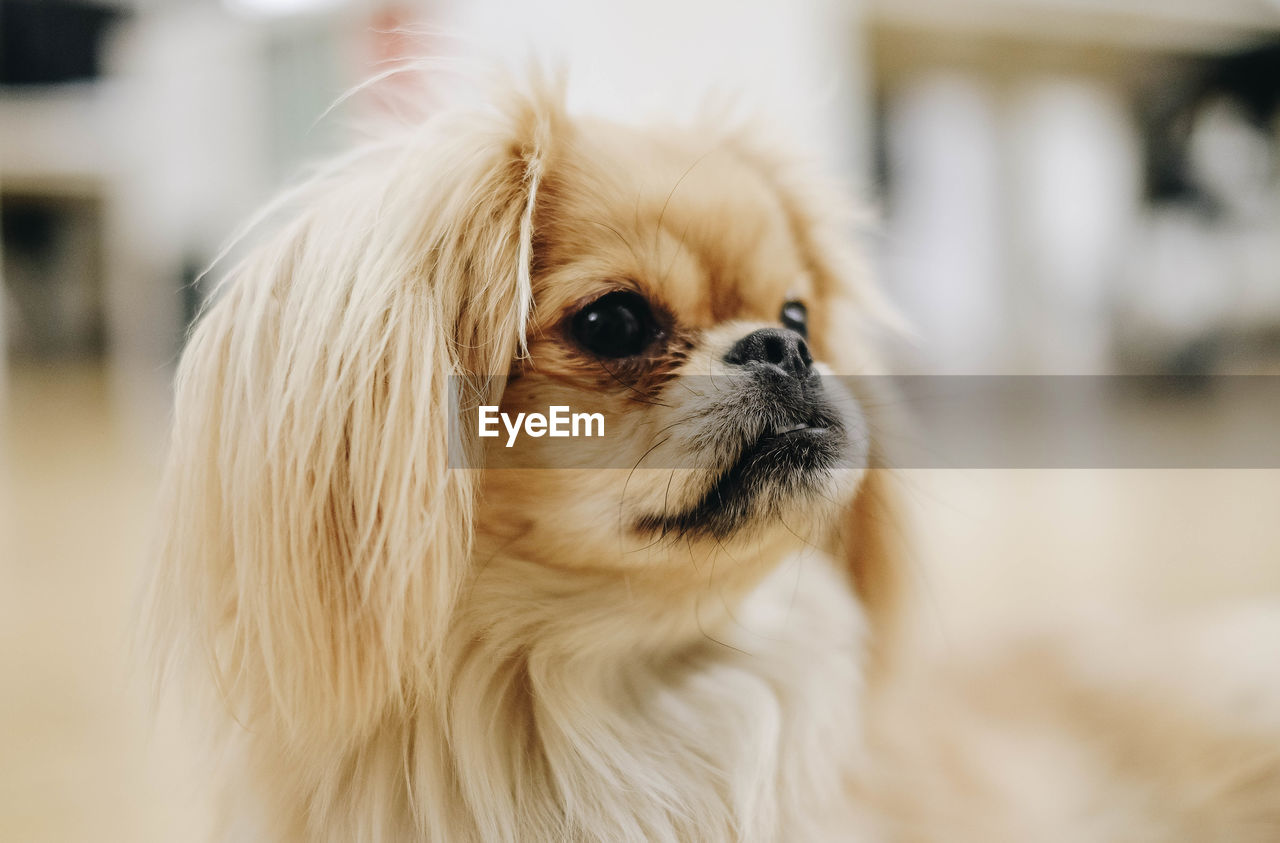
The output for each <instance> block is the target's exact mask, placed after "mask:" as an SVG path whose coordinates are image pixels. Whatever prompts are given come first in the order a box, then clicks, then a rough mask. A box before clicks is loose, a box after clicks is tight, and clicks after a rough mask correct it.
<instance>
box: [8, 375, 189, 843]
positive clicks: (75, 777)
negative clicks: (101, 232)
mask: <svg viewBox="0 0 1280 843" xmlns="http://www.w3.org/2000/svg"><path fill="white" fill-rule="evenodd" d="M9 387H10V390H9V395H8V400H7V406H3V407H0V409H4V410H5V412H6V415H7V419H6V420H5V423H3V424H0V437H2V438H0V677H3V678H0V747H3V750H0V759H3V760H0V840H6V841H77V843H78V841H90V840H92V841H101V842H102V843H106V842H107V841H131V843H132V841H178V840H188V839H192V835H191V834H190V833H189V832H184V831H183V828H184V825H182V823H181V821H185V817H186V816H187V815H188V812H190V811H193V810H194V809H195V804H196V803H194V802H193V801H192V800H191V798H190V796H191V795H190V794H186V793H181V792H179V791H178V787H179V786H178V785H177V784H176V782H177V781H178V777H176V776H175V775H174V772H175V770H176V769H177V763H176V762H177V759H178V757H179V753H180V744H178V743H177V742H176V741H175V739H174V737H173V736H172V735H171V734H168V733H166V732H164V730H160V731H158V732H157V731H153V730H152V729H151V728H149V718H148V716H147V714H146V706H145V699H146V692H145V683H144V682H142V681H140V680H139V671H137V670H136V669H135V663H134V659H133V656H132V645H131V641H130V636H131V633H132V630H133V627H132V624H133V621H134V618H135V616H136V614H137V612H136V603H137V584H138V580H139V574H140V569H141V564H142V560H143V559H144V558H145V548H146V543H147V534H148V530H149V526H150V521H149V514H150V512H151V509H152V505H153V500H154V496H155V493H156V484H157V479H158V476H159V458H158V457H159V452H160V451H159V449H160V441H158V440H154V441H150V442H148V441H147V440H146V439H144V438H143V437H140V436H138V435H137V431H136V430H135V429H133V428H132V427H131V426H130V425H129V424H127V423H125V422H124V419H125V418H126V416H123V415H122V414H120V413H117V412H116V411H115V408H114V406H113V403H112V401H111V400H110V390H109V389H108V380H107V378H106V377H105V375H104V373H103V371H102V370H101V369H100V368H99V367H96V366H91V365H76V366H59V367H57V368H46V367H41V368H21V367H19V368H17V369H16V370H15V371H13V372H12V373H11V377H10V382H9Z"/></svg>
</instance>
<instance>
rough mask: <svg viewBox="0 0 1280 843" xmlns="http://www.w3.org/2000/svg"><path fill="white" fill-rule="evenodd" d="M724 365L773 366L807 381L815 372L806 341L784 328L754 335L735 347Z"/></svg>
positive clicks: (762, 329)
mask: <svg viewBox="0 0 1280 843" xmlns="http://www.w3.org/2000/svg"><path fill="white" fill-rule="evenodd" d="M724 362H726V363H729V364H730V365H734V366H746V365H748V364H750V363H763V364H765V365H773V366H777V367H778V368H779V369H781V370H782V371H784V372H786V373H787V374H789V375H791V376H792V377H796V378H806V377H808V376H809V373H810V372H812V371H813V355H812V354H810V353H809V345H808V343H806V342H805V341H804V337H802V336H800V335H799V334H797V333H796V332H795V331H787V330H783V329H781V328H761V329H759V330H758V331H752V332H751V333H749V334H747V335H746V336H745V337H743V338H742V339H740V340H738V341H737V342H736V343H734V344H733V348H731V349H729V352H728V353H727V354H725V356H724Z"/></svg>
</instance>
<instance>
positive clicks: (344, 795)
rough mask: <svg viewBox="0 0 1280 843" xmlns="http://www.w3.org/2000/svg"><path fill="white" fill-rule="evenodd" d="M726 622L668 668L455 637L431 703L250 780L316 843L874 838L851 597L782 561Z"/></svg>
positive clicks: (822, 569) (659, 661)
mask: <svg viewBox="0 0 1280 843" xmlns="http://www.w3.org/2000/svg"><path fill="white" fill-rule="evenodd" d="M704 599H705V600H706V601H708V602H715V603H716V608H717V609H719V610H720V611H719V612H716V611H714V610H712V609H710V608H708V609H707V610H705V611H706V612H707V615H721V614H722V613H723V610H724V608H725V607H724V606H723V605H720V601H721V597H720V596H719V595H717V594H716V593H715V592H714V591H709V592H708V593H707V594H706V595H704ZM727 617H729V621H728V623H724V624H718V625H716V626H715V627H712V628H708V629H706V630H705V637H701V638H700V640H699V641H698V642H697V643H695V644H694V645H693V646H691V647H689V648H687V649H686V650H685V651H683V652H680V653H678V654H674V655H669V656H667V657H665V658H659V657H653V656H652V655H650V654H644V653H641V652H632V653H631V654H630V655H629V654H628V652H627V650H626V648H616V649H615V648H613V647H611V646H610V645H609V642H605V641H597V642H596V643H597V644H598V646H597V648H596V649H595V651H594V652H593V651H592V650H591V649H590V648H587V647H578V648H577V650H576V651H575V652H572V653H569V652H553V651H552V650H553V647H554V645H550V644H549V645H547V648H540V647H539V646H538V645H537V644H536V643H535V644H533V645H532V646H530V647H528V648H526V649H523V650H522V651H518V652H517V651H513V650H509V649H504V648H503V647H502V646H500V643H501V642H502V641H503V640H510V639H502V638H499V637H496V636H494V637H492V638H486V637H481V638H478V639H477V638H473V639H472V640H471V641H469V642H467V643H465V644H463V643H462V642H461V641H460V642H459V648H458V650H457V652H456V653H455V656H456V659H457V661H456V667H455V671H454V673H453V679H452V682H451V683H450V685H449V686H448V687H447V688H445V689H443V690H442V691H441V692H440V694H439V698H438V699H437V700H435V701H431V700H422V701H421V702H420V703H419V704H417V705H416V706H415V707H414V708H413V710H412V711H406V712H403V713H402V714H401V715H400V716H397V717H394V718H390V719H388V720H387V721H386V722H385V724H384V726H383V727H382V728H380V729H379V730H378V731H377V732H376V733H375V734H373V735H371V736H369V737H368V738H366V739H365V740H363V741H361V742H360V743H358V744H355V745H352V746H350V747H349V748H348V749H347V750H346V752H345V753H343V755H342V756H341V757H334V758H330V759H327V763H321V762H322V761H323V759H320V758H315V759H313V760H314V761H315V762H316V763H313V764H306V765H299V764H297V763H294V764H290V763H289V762H288V761H286V760H283V759H279V758H277V759H275V760H274V762H273V764H272V766H273V767H276V769H275V770H274V771H273V773H272V774H270V775H264V776H260V777H255V778H256V786H257V787H261V786H262V783H263V782H264V781H273V782H275V786H276V787H278V788H281V789H282V790H283V791H284V792H292V793H294V794H301V795H303V800H302V802H303V804H305V806H306V810H305V811H304V812H301V813H299V814H296V815H295V816H294V818H293V820H292V821H289V822H285V823H284V824H283V827H285V828H287V829H288V830H287V831H285V832H284V833H286V834H297V835H298V836H301V837H304V838H309V839H310V838H316V837H319V838H322V839H331V840H368V839H421V838H423V837H425V838H427V839H431V840H448V841H462V840H468V839H472V840H584V841H585V840H611V841H612V840H635V841H653V840H672V841H675V840H700V841H714V840H725V841H729V840H733V841H771V840H851V839H867V836H866V835H865V834H864V833H862V832H861V831H860V823H864V822H865V818H863V819H862V820H860V819H859V817H858V816H857V812H855V811H853V810H852V808H851V806H852V802H853V799H852V796H851V790H852V783H853V780H854V778H855V777H856V776H857V774H858V772H859V770H858V769H857V765H858V763H859V759H861V758H863V757H864V752H863V749H862V745H863V736H862V733H861V732H862V725H861V723H862V717H861V712H860V708H859V699H860V697H861V684H862V679H861V661H862V659H861V648H862V645H863V637H864V622H863V617H862V613H861V610H860V609H859V607H858V605H857V603H856V602H855V600H854V599H853V596H852V594H851V592H850V589H849V586H848V584H847V583H846V582H845V581H844V580H843V578H842V576H841V575H840V574H839V573H838V572H837V571H836V570H835V569H834V567H833V566H832V564H831V561H830V560H829V559H827V558H825V557H822V556H820V555H817V554H815V553H808V554H804V555H800V556H796V557H792V558H789V559H787V560H785V561H784V562H783V563H782V564H781V565H780V566H778V567H777V569H776V570H775V571H773V572H772V573H771V574H769V575H768V576H767V577H766V578H765V579H764V580H763V581H762V582H761V583H760V584H759V585H758V586H757V587H756V588H755V589H754V590H753V591H752V592H751V593H750V594H749V595H748V596H747V598H746V599H745V601H743V602H742V603H740V604H739V605H737V606H735V607H734V609H733V611H732V615H731V616H727ZM588 625H589V624H588ZM459 631H461V630H459ZM263 796H264V794H263V793H261V792H259V793H258V794H257V801H260V802H264V804H266V805H273V806H275V805H280V804H282V803H288V802H290V800H288V799H282V798H281V796H282V794H271V795H268V798H267V799H265V800H262V797H263ZM243 804H244V803H242V805H243ZM293 804H295V805H296V804H298V802H297V800H293ZM281 819H282V818H279V817H276V818H265V824H266V826H267V827H271V828H275V829H281V828H282V824H281V822H280V820H281Z"/></svg>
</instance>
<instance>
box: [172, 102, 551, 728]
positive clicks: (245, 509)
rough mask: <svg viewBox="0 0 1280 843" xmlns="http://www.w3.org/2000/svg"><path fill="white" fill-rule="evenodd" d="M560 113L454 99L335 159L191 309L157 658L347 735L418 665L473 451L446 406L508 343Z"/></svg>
mask: <svg viewBox="0 0 1280 843" xmlns="http://www.w3.org/2000/svg"><path fill="white" fill-rule="evenodd" d="M561 113H562V112H561V109H560V105H559V98H558V95H557V94H556V93H555V92H551V93H545V94H539V95H536V96H528V97H521V98H518V99H515V100H513V101H512V102H511V103H510V104H509V105H508V106H507V107H506V108H502V109H497V110H496V112H495V113H482V114H477V113H461V114H453V113H444V114H442V115H438V116H437V117H436V118H433V119H432V120H430V121H428V122H427V123H426V124H425V125H424V126H420V127H417V128H416V129H414V130H413V131H412V132H406V133H405V134H404V135H403V136H401V137H398V138H397V139H395V140H394V141H393V142H382V143H378V144H372V145H370V146H369V147H367V148H366V149H364V150H362V151H361V152H360V153H358V154H356V155H353V156H350V157H349V158H347V159H345V160H343V161H342V162H341V163H340V164H338V165H336V166H334V167H333V168H331V169H330V170H329V171H327V172H325V173H322V174H321V175H320V176H318V177H317V178H316V179H314V180H313V181H312V182H311V183H309V184H308V185H307V186H306V187H305V188H303V189H301V190H300V191H298V192H297V193H296V195H295V199H297V200H298V202H299V203H300V204H301V205H302V206H303V207H302V210H301V213H300V215H299V216H298V217H297V218H296V220H295V221H294V222H293V223H292V224H290V225H289V226H287V227H286V229H285V230H284V231H283V232H282V233H281V234H280V235H279V236H277V237H276V238H275V239H274V240H271V241H269V242H267V243H265V244H264V245H262V246H261V247H259V248H257V249H256V250H255V251H253V252H252V253H251V254H250V256H249V257H248V258H247V259H246V260H245V261H244V262H242V263H241V264H239V265H238V266H237V267H236V268H235V269H234V270H232V271H231V273H230V274H229V277H228V280H227V281H226V282H225V283H224V284H223V285H222V287H221V289H220V291H219V294H218V297H217V299H216V300H215V302H214V303H213V304H212V305H211V306H210V307H209V309H208V311H207V312H206V313H205V314H204V315H203V317H202V318H201V320H200V321H199V323H198V325H197V327H196V329H195V331H194V333H193V335H192V337H191V340H190V343H189V345H188V347H187V349H186V351H185V353H184V355H183V360H182V363H181V367H180V371H179V374H178V379H177V391H176V398H175V400H176V408H175V420H174V433H173V439H172V444H171V452H170V456H169V462H168V466H167V473H166V485H165V491H164V495H165V500H164V519H165V520H164V524H163V527H162V529H163V534H162V537H161V538H162V541H161V542H160V547H159V552H158V557H159V558H158V570H157V573H156V576H155V580H154V584H153V588H152V591H151V595H150V596H151V603H152V608H153V615H152V626H153V630H152V631H151V633H150V634H151V635H152V636H156V637H158V638H159V640H160V641H161V642H162V643H161V646H162V650H163V651H162V653H161V654H160V655H161V657H162V660H163V663H164V664H166V665H169V664H173V663H174V662H175V661H180V660H182V659H183V657H186V656H191V657H196V658H198V657H200V656H201V655H204V656H207V657H208V659H209V660H210V661H211V662H212V665H213V667H214V670H215V675H216V677H217V679H218V681H219V682H220V683H221V690H222V696H223V698H224V699H225V700H227V701H228V702H230V703H231V704H232V706H233V709H234V713H235V716H237V717H239V718H241V719H242V720H247V719H254V720H255V721H256V722H257V723H258V724H263V722H264V717H265V718H268V720H267V721H266V722H271V723H275V724H277V725H279V726H283V727H285V728H288V729H291V730H293V731H294V733H295V734H302V733H303V731H302V730H306V731H307V732H309V733H311V734H341V735H347V736H349V735H352V734H357V733H358V732H359V731H360V730H361V729H364V728H367V727H369V726H370V725H371V724H372V723H373V722H374V721H375V720H376V719H377V718H378V717H379V716H380V715H381V714H382V713H383V712H385V710H386V709H387V708H388V706H394V705H398V704H404V702H405V698H406V697H407V694H406V690H407V689H409V688H411V687H413V685H414V684H415V682H416V681H417V680H418V679H420V678H421V676H420V675H419V672H421V671H427V670H430V669H431V668H432V664H433V650H432V647H433V644H435V643H437V642H439V641H440V640H441V638H442V637H443V636H442V631H443V629H444V628H445V626H446V625H447V624H448V623H449V619H450V610H451V607H452V605H453V603H454V600H455V597H456V594H457V592H458V590H459V588H460V585H461V582H462V579H463V577H464V575H465V566H466V562H467V559H468V557H469V551H470V546H471V538H472V537H471V524H472V510H473V506H474V500H475V495H476V476H475V475H476V473H475V472H473V471H468V470H466V469H459V468H455V467H454V466H456V465H458V464H460V463H465V464H466V465H469V466H477V465H479V461H478V460H479V454H480V449H479V446H478V444H477V442H476V441H475V440H474V438H473V435H468V432H465V431H461V430H459V429H458V428H459V427H460V426H459V425H456V424H450V419H451V418H456V416H454V415H453V413H452V412H451V411H452V409H453V408H455V407H457V406H469V405H473V404H476V403H488V404H497V403H499V399H500V396H501V391H502V389H503V387H504V382H503V377H502V376H503V375H505V373H506V372H507V371H508V369H509V368H510V365H511V362H512V360H513V359H514V358H515V357H516V356H518V355H519V354H520V353H521V351H522V347H523V344H524V330H525V325H526V322H527V318H528V314H529V309H530V307H531V306H532V300H531V284H530V277H529V273H530V260H531V255H530V248H531V246H530V244H531V242H532V236H533V232H532V226H533V214H534V207H535V203H536V201H537V193H538V185H539V182H540V180H541V177H542V172H543V170H544V168H545V167H546V166H547V164H548V161H549V159H550V157H551V156H552V155H553V154H554V144H555V138H556V134H557V131H558V126H559V125H560V124H561V123H562V122H563V119H562V117H561V116H560V115H561ZM201 650H203V653H201V652H200V651H201ZM206 664H207V663H206ZM203 667H204V665H201V668H202V669H203Z"/></svg>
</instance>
